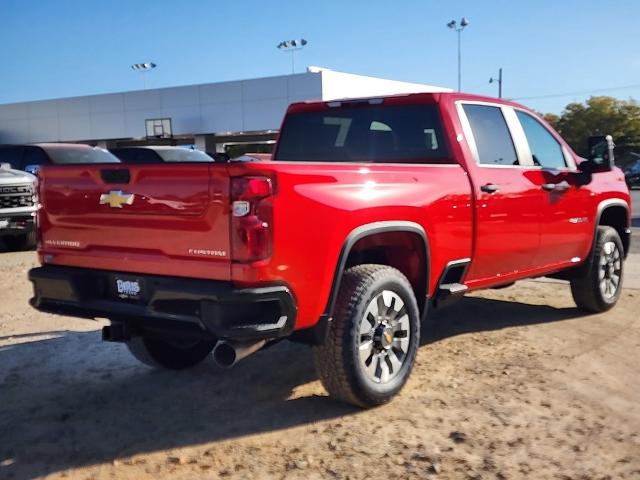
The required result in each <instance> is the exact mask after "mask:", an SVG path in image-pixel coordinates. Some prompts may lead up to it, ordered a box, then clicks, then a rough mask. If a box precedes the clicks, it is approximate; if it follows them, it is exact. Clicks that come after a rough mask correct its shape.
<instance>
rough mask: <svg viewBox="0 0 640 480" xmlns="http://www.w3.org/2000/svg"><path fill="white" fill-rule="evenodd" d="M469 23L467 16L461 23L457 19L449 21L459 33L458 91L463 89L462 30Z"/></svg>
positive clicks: (451, 27) (449, 24)
mask: <svg viewBox="0 0 640 480" xmlns="http://www.w3.org/2000/svg"><path fill="white" fill-rule="evenodd" d="M467 25H469V20H467V18H466V17H462V19H461V20H460V25H458V22H456V21H455V20H451V21H450V22H449V23H447V27H449V28H450V29H451V30H455V32H456V33H457V34H458V91H460V90H461V89H462V30H464V28H465V27H466V26H467Z"/></svg>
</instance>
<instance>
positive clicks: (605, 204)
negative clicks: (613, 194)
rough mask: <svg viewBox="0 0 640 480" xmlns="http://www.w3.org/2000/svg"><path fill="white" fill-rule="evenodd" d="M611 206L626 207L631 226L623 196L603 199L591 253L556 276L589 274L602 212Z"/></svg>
mask: <svg viewBox="0 0 640 480" xmlns="http://www.w3.org/2000/svg"><path fill="white" fill-rule="evenodd" d="M609 207H624V209H625V210H626V211H627V227H626V228H627V229H628V228H629V219H628V217H629V205H628V204H627V202H625V201H624V200H622V199H621V198H608V199H606V200H602V201H601V202H600V203H598V206H597V208H596V216H595V219H594V220H595V221H594V225H593V235H592V236H591V246H590V248H589V253H588V254H587V257H586V258H585V260H584V262H582V264H581V265H579V266H577V267H575V268H571V269H569V270H567V271H566V272H565V271H560V272H558V273H557V274H555V275H554V277H556V278H561V279H564V280H569V279H571V278H576V277H578V278H579V277H584V276H585V275H587V273H588V272H589V270H590V269H591V265H592V264H593V256H594V250H593V246H594V244H595V241H596V232H597V231H598V227H599V226H600V219H601V218H602V214H603V213H604V211H605V210H606V209H607V208H609ZM627 253H628V252H626V251H625V256H626V255H627Z"/></svg>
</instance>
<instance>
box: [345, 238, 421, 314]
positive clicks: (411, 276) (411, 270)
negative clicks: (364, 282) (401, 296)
mask: <svg viewBox="0 0 640 480" xmlns="http://www.w3.org/2000/svg"><path fill="white" fill-rule="evenodd" d="M364 263H378V264H381V265H389V266H390V267H393V268H396V269H398V270H399V271H400V272H402V273H403V274H404V276H405V277H407V279H408V280H409V282H410V283H411V286H412V288H413V292H414V294H415V296H416V300H417V302H418V308H419V309H420V312H422V311H423V308H424V306H425V300H426V296H427V282H428V279H429V275H428V258H427V251H426V246H425V243H424V239H423V238H422V237H421V236H420V235H418V234H417V233H413V232H403V231H399V232H380V233H375V234H372V235H367V236H366V237H363V238H361V239H359V240H358V241H357V242H356V243H355V244H354V245H353V247H352V248H351V251H350V252H349V256H348V257H347V262H346V264H345V269H347V268H349V267H353V266H354V265H361V264H364Z"/></svg>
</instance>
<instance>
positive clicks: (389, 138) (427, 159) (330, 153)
mask: <svg viewBox="0 0 640 480" xmlns="http://www.w3.org/2000/svg"><path fill="white" fill-rule="evenodd" d="M275 159H276V160H285V161H311V162H319V161H322V162H378V163H450V160H448V159H447V148H446V145H445V142H444V139H443V136H442V126H441V122H440V118H439V115H438V110H437V108H436V106H435V105H391V106H385V105H382V104H378V105H371V104H369V103H367V104H361V103H358V104H354V105H346V106H341V107H337V108H332V109H329V110H324V111H316V112H300V113H292V114H289V115H288V116H287V118H286V120H285V122H284V125H283V127H282V132H281V134H280V139H279V141H278V149H277V152H276V155H275Z"/></svg>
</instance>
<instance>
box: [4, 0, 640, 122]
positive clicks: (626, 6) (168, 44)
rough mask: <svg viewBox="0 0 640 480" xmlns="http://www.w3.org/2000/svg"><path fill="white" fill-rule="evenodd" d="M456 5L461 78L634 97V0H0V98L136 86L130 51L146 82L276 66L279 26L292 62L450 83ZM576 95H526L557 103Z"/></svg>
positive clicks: (478, 83) (527, 91)
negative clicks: (500, 78)
mask: <svg viewBox="0 0 640 480" xmlns="http://www.w3.org/2000/svg"><path fill="white" fill-rule="evenodd" d="M462 16H466V17H468V18H469V21H470V22H471V23H470V25H469V26H468V27H467V29H466V30H465V31H464V32H463V34H462V41H463V90H465V91H471V92H477V93H483V94H491V95H497V87H496V86H495V84H494V85H489V83H488V79H489V77H491V76H496V75H497V71H498V68H499V67H503V69H504V95H505V96H506V97H510V98H521V97H536V96H543V95H553V94H560V93H567V92H581V91H591V90H596V89H606V88H610V87H618V86H627V85H636V86H635V87H634V88H627V89H619V90H610V91H607V90H603V91H594V92H593V93H594V94H611V95H614V96H617V97H620V98H629V97H634V98H636V99H640V24H639V22H638V19H640V2H638V1H637V0H609V1H596V0H581V1H579V0H565V1H559V0H556V1H553V0H538V1H527V2H524V1H515V0H513V1H506V0H505V1H498V0H484V1H477V0H475V1H447V2H437V1H434V0H421V1H413V0H406V1H403V0H396V1H389V0H387V1H382V0H369V1H360V0H355V1H348V0H342V1H334V0H324V1H305V0H298V1H289V0H280V1H277V2H259V1H257V0H247V1H235V2H230V1H224V2H223V1H219V0H182V1H167V0H153V1H151V0H109V1H105V0H103V1H96V0H75V1H71V0H55V1H54V0H40V1H36V0H0V18H2V22H1V27H0V45H2V48H1V49H0V103H9V102H16V101H24V100H36V99H44V98H58V97H67V96H75V95H84V94H92V93H105V92H115V91H123V90H132V89H140V88H142V86H143V79H142V78H141V75H140V74H136V73H135V72H133V71H131V69H130V65H131V64H132V63H137V62H145V61H153V62H155V63H157V64H158V68H157V69H156V70H155V71H153V72H152V73H151V74H150V75H149V86H151V87H164V86H174V85H186V84H194V83H203V82H215V81H223V80H236V79H242V78H255V77H261V76H271V75H279V74H286V73H289V71H290V59H289V57H288V55H286V54H283V53H281V52H279V51H278V50H277V49H276V45H277V44H278V42H280V41H281V40H286V39H292V38H300V37H304V38H306V39H307V40H308V41H309V45H308V46H307V47H306V48H305V49H304V50H303V51H301V52H299V53H298V54H297V60H296V63H297V67H298V68H297V70H298V71H302V69H303V68H304V67H306V66H307V65H320V66H324V67H328V68H332V69H334V70H341V71H346V72H352V73H359V74H365V75H374V76H380V77H386V78H393V79H399V80H406V81H412V82H424V83H429V84H434V85H444V86H450V87H454V88H455V86H456V78H457V77H456V76H457V73H456V72H457V70H456V38H455V34H454V32H452V31H451V30H449V29H448V28H446V26H445V24H446V23H447V22H448V21H449V20H451V19H456V20H459V19H460V17H462ZM587 96H588V95H584V94H572V95H567V96H562V97H553V98H540V99H526V100H522V103H525V104H527V105H529V106H531V107H533V108H535V109H537V110H540V111H543V112H549V111H551V112H559V111H561V110H562V108H563V107H564V105H566V104H567V103H568V102H570V101H576V100H577V101H582V100H584V99H585V98H586V97H587Z"/></svg>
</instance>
